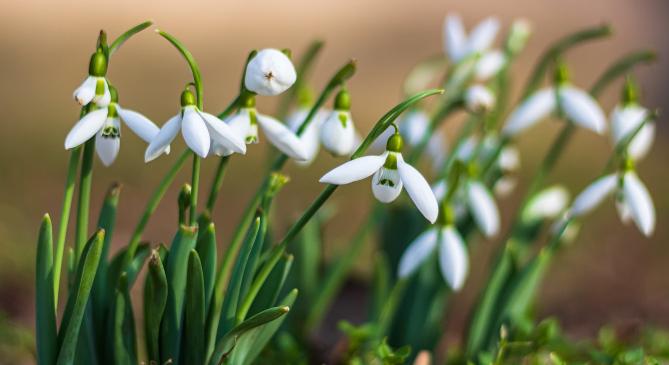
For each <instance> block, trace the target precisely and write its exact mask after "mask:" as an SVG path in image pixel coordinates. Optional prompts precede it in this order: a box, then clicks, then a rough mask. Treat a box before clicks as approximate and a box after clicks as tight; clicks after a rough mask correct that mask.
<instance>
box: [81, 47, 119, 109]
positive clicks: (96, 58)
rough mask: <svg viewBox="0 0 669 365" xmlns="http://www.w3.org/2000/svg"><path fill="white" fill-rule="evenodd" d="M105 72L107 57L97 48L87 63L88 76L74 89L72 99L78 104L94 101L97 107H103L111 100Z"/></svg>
mask: <svg viewBox="0 0 669 365" xmlns="http://www.w3.org/2000/svg"><path fill="white" fill-rule="evenodd" d="M106 74H107V57H106V56H105V54H104V52H102V49H98V50H97V51H95V53H93V55H92V56H91V61H90V63H89V65H88V77H87V78H86V79H85V80H84V82H83V83H82V84H81V86H79V87H78V88H77V89H76V90H74V93H73V95H72V96H73V97H74V100H76V101H77V103H79V105H86V104H88V103H90V102H94V103H95V105H97V106H99V107H105V106H107V105H109V103H110V102H111V94H110V92H109V84H108V82H107V79H106V78H105V75H106Z"/></svg>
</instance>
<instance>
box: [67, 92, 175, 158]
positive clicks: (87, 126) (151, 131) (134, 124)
mask: <svg viewBox="0 0 669 365" xmlns="http://www.w3.org/2000/svg"><path fill="white" fill-rule="evenodd" d="M110 90H111V102H110V103H109V105H108V106H106V107H102V108H100V109H97V110H94V111H92V112H90V113H88V114H86V115H85V116H84V117H82V118H81V119H80V120H79V122H77V124H75V125H74V127H72V130H70V132H69V133H68V135H67V137H66V138H65V148H66V149H72V148H75V147H77V146H79V145H81V144H83V143H85V142H86V141H88V140H89V139H91V138H93V136H95V151H96V153H97V155H98V157H99V158H100V160H101V161H102V163H103V164H104V165H105V166H109V165H111V164H112V163H113V162H114V161H115V160H116V156H117V155H118V152H119V149H120V147H121V123H120V121H119V119H120V120H122V121H123V122H124V123H125V125H126V126H128V128H130V130H132V131H133V132H134V133H135V134H137V136H139V138H141V139H142V140H144V141H145V142H146V143H150V142H151V140H152V139H153V138H154V137H155V136H156V135H157V134H158V131H159V129H158V126H156V125H155V124H154V123H153V122H152V121H151V120H149V119H148V118H147V117H145V116H143V115H142V114H140V113H137V112H135V111H132V110H129V109H124V108H121V106H120V105H119V104H118V95H117V92H116V90H115V89H114V88H113V87H111V86H110ZM119 117H120V118H119ZM165 153H169V146H168V147H167V149H165Z"/></svg>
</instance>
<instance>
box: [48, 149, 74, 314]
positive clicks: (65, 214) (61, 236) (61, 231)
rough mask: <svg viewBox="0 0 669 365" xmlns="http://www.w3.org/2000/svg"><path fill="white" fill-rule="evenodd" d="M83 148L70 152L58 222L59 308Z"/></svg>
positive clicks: (55, 277) (55, 281)
mask: <svg viewBox="0 0 669 365" xmlns="http://www.w3.org/2000/svg"><path fill="white" fill-rule="evenodd" d="M80 156H81V147H76V148H74V149H72V152H70V161H69V162H68V164H67V177H66V180H65V193H64V194H63V195H64V196H63V208H62V210H61V213H60V222H58V240H57V241H56V256H55V257H54V263H53V289H54V303H55V305H56V308H58V292H59V288H60V273H61V268H62V265H63V252H64V251H65V239H66V237H67V226H68V223H69V221H70V209H71V208H72V198H73V196H74V181H75V179H76V177H77V168H78V166H79V157H80Z"/></svg>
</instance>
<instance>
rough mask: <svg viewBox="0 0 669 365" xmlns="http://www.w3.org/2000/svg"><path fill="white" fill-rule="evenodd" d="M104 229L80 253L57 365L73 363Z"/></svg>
mask: <svg viewBox="0 0 669 365" xmlns="http://www.w3.org/2000/svg"><path fill="white" fill-rule="evenodd" d="M104 236H105V232H104V230H98V231H97V232H96V233H95V234H94V235H93V237H91V239H90V240H89V241H88V244H86V245H85V247H84V250H83V251H82V255H81V262H80V264H79V267H78V268H77V274H76V280H75V282H74V288H73V289H74V291H73V293H74V294H73V295H72V296H70V298H69V299H68V304H67V307H69V308H70V309H69V310H68V308H66V312H67V313H69V315H68V316H67V318H66V316H65V315H64V316H63V323H62V324H61V329H60V332H59V333H58V339H59V344H60V349H59V352H58V361H57V364H58V365H70V364H73V363H74V357H75V350H76V347H77V340H78V338H79V330H80V329H81V323H82V320H83V317H84V312H85V310H86V305H87V304H88V298H89V296H90V292H91V288H92V286H93V280H94V279H95V274H96V272H97V269H98V264H99V262H100V255H101V254H102V245H103V243H104Z"/></svg>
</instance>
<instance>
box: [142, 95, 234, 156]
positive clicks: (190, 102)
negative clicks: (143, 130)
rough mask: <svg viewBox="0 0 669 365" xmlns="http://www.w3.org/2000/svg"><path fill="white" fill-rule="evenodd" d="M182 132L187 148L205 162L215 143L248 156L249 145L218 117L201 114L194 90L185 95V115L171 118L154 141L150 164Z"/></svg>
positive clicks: (182, 110)
mask: <svg viewBox="0 0 669 365" xmlns="http://www.w3.org/2000/svg"><path fill="white" fill-rule="evenodd" d="M179 131H181V134H182V135H183V138H184V141H186V145H188V148H190V149H191V150H192V151H193V152H194V153H195V154H197V155H198V156H200V157H202V158H204V157H207V155H208V154H209V149H210V147H211V144H212V141H214V143H215V144H218V145H221V146H224V147H225V148H227V149H229V150H231V151H234V152H237V153H241V154H244V153H246V145H245V144H244V141H243V139H242V138H241V137H239V136H238V135H237V134H236V133H235V131H233V130H232V128H230V127H229V126H228V125H227V124H225V122H223V121H222V120H220V119H218V118H217V117H216V116H214V115H211V114H209V113H205V112H204V111H201V110H199V109H198V108H197V106H195V96H194V95H193V93H192V92H191V91H190V90H184V92H183V93H182V94H181V111H180V112H179V113H178V114H177V115H175V116H174V117H172V118H170V119H169V120H168V121H167V122H165V124H164V125H163V127H162V128H161V129H160V131H159V132H158V134H157V135H156V136H155V137H154V138H153V139H152V140H151V143H150V144H149V147H147V149H146V152H145V154H144V160H145V161H146V162H149V161H152V160H154V159H155V158H157V157H158V156H160V155H161V154H162V153H163V152H165V151H166V150H167V149H168V148H169V146H170V143H172V141H173V140H174V138H176V136H177V134H178V133H179Z"/></svg>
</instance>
